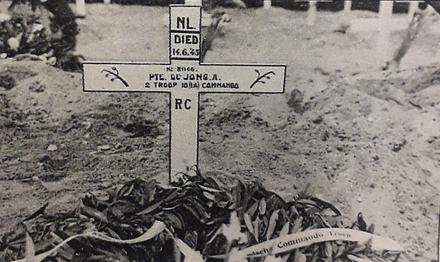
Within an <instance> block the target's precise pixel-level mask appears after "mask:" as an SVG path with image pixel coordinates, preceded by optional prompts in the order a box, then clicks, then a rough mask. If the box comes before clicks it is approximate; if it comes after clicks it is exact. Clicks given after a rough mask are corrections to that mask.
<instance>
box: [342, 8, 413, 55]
mask: <svg viewBox="0 0 440 262" xmlns="http://www.w3.org/2000/svg"><path fill="white" fill-rule="evenodd" d="M402 2H403V1H402ZM416 4H417V1H411V2H410V10H409V14H408V16H405V17H403V18H392V15H393V1H380V5H379V18H378V19H376V18H373V19H371V18H363V19H356V20H353V21H351V24H350V30H352V31H354V32H362V31H379V34H378V36H377V39H376V54H377V57H378V59H380V60H385V61H388V60H389V58H390V56H391V55H392V49H391V46H390V43H391V39H390V38H391V33H392V32H393V31H398V30H404V29H406V28H408V25H409V23H410V21H411V19H412V15H413V14H414V12H415V10H416V8H417V6H416ZM382 62H384V61H382Z"/></svg>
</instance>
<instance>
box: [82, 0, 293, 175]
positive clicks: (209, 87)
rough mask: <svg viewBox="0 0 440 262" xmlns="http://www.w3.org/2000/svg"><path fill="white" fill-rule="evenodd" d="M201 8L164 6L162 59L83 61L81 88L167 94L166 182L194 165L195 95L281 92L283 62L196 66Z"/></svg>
mask: <svg viewBox="0 0 440 262" xmlns="http://www.w3.org/2000/svg"><path fill="white" fill-rule="evenodd" d="M201 12H202V10H201V7H200V6H183V5H171V6H170V15H169V41H170V45H169V59H170V61H169V62H168V63H132V62H86V63H84V65H83V67H84V68H83V84H84V86H83V88H84V91H85V92H145V93H149V92H151V93H165V94H167V95H168V96H169V108H170V116H169V117H170V125H169V137H170V141H169V142H170V153H169V179H170V182H174V181H175V180H174V181H173V176H172V175H174V174H177V173H180V172H186V171H187V170H188V169H189V168H191V167H192V166H197V164H198V159H199V154H198V138H199V127H198V120H199V115H198V114H199V102H200V94H201V93H232V94H245V93H260V94H276V93H277V94H279V93H283V92H284V85H285V82H284V81H285V74H286V66H284V65H272V64H269V65H252V64H200V51H201V33H200V30H201ZM237 55H238V54H237Z"/></svg>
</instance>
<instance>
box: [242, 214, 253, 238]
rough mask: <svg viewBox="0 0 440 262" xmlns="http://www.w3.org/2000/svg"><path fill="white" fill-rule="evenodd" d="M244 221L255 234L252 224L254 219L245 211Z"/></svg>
mask: <svg viewBox="0 0 440 262" xmlns="http://www.w3.org/2000/svg"><path fill="white" fill-rule="evenodd" d="M244 223H245V224H246V228H247V230H248V231H249V232H250V233H251V234H252V235H253V234H254V227H253V225H252V219H251V217H250V216H249V214H248V213H244Z"/></svg>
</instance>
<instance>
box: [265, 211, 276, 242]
mask: <svg viewBox="0 0 440 262" xmlns="http://www.w3.org/2000/svg"><path fill="white" fill-rule="evenodd" d="M278 212H279V210H278V209H277V210H275V211H274V212H272V215H270V219H269V225H268V227H267V233H266V240H269V239H271V238H272V235H273V232H274V231H275V227H276V226H277V220H278Z"/></svg>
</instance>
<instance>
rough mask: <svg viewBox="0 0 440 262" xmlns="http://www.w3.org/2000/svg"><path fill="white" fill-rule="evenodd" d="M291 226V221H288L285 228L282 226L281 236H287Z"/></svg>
mask: <svg viewBox="0 0 440 262" xmlns="http://www.w3.org/2000/svg"><path fill="white" fill-rule="evenodd" d="M289 228H290V223H289V222H286V223H285V224H284V226H283V228H281V231H280V237H283V236H287V235H288V234H289Z"/></svg>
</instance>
